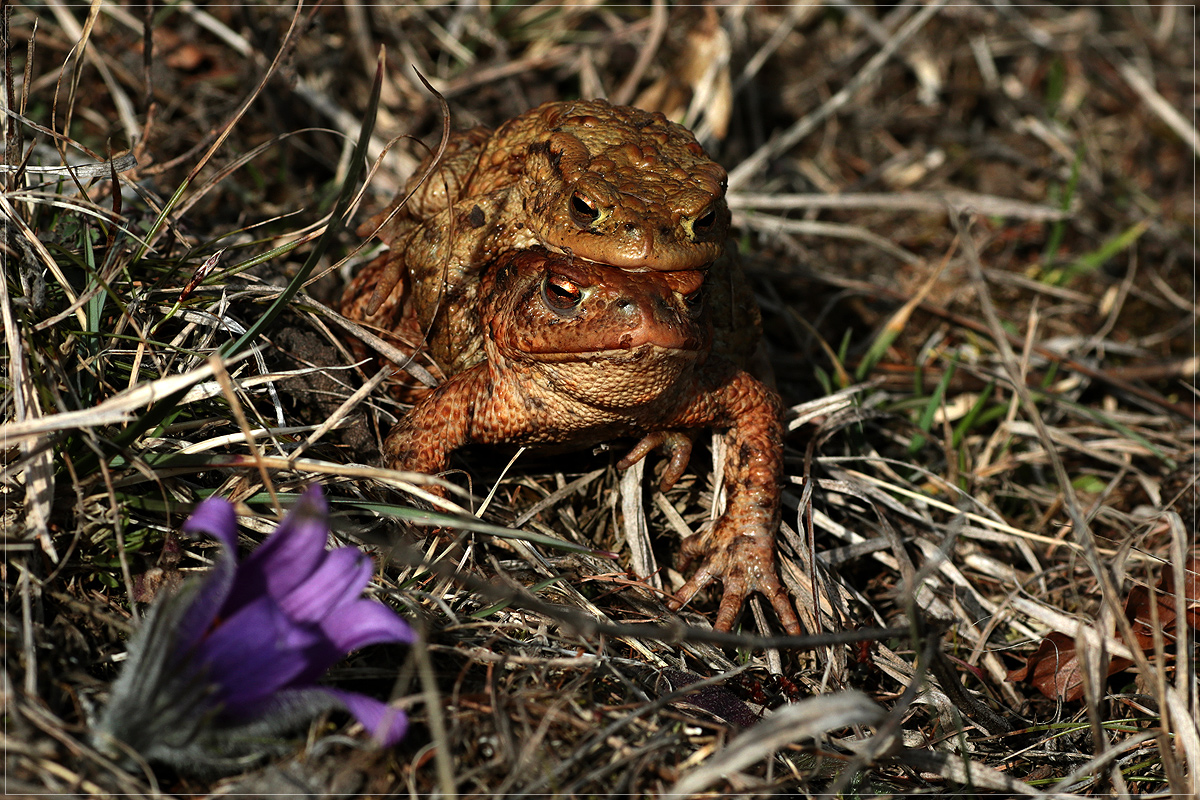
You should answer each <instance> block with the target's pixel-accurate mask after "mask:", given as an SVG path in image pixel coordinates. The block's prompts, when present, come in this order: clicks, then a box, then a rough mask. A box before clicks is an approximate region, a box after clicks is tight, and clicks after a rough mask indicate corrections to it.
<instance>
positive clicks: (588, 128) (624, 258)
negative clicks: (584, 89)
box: [343, 100, 729, 371]
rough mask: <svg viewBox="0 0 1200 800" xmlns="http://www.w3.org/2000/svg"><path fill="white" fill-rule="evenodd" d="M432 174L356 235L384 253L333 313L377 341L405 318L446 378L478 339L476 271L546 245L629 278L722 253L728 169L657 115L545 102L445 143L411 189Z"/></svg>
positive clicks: (598, 104)
mask: <svg viewBox="0 0 1200 800" xmlns="http://www.w3.org/2000/svg"><path fill="white" fill-rule="evenodd" d="M431 162H432V156H430V158H428V159H426V162H425V163H424V164H422V166H421V168H420V169H418V170H417V172H416V174H415V175H414V176H413V178H412V179H411V180H410V181H409V183H408V185H406V186H405V188H404V190H403V191H401V192H400V193H399V194H397V196H396V198H395V199H394V200H393V201H392V204H391V205H390V206H389V207H388V208H387V209H385V210H384V211H383V212H381V213H380V214H378V215H376V216H375V217H373V218H372V219H371V220H370V221H369V222H368V223H367V224H366V225H364V226H362V227H361V228H360V229H359V232H360V234H361V235H364V236H365V235H369V234H371V233H374V232H376V229H378V236H379V238H380V239H382V240H383V241H385V242H387V243H388V244H389V245H390V247H391V250H390V252H389V253H387V254H385V255H384V256H381V257H380V258H378V259H376V260H375V261H374V262H372V263H371V264H370V265H368V266H367V267H366V268H365V269H364V270H362V271H361V272H360V273H359V274H358V276H356V278H355V280H354V283H353V285H352V286H351V287H350V289H349V291H348V293H347V301H346V302H345V303H344V304H343V312H344V313H345V314H346V315H347V316H349V317H351V318H352V319H359V320H363V321H365V322H368V323H371V324H373V325H376V326H378V327H380V328H382V329H384V330H391V329H394V328H395V326H396V325H397V324H398V323H399V321H400V320H402V319H404V318H405V317H409V316H412V317H413V318H414V319H415V320H416V321H417V323H418V327H419V328H421V329H423V330H427V331H430V337H431V338H430V341H429V348H430V350H431V352H432V353H433V355H434V357H435V358H437V359H438V360H440V361H441V362H442V363H444V364H447V365H448V366H449V367H450V368H451V371H457V370H458V369H460V368H462V367H463V366H465V364H466V363H467V362H469V361H471V360H473V359H475V358H477V357H478V353H476V352H473V351H471V349H470V348H468V349H467V350H465V351H464V350H463V349H462V345H461V343H462V342H464V341H468V340H469V338H470V334H471V332H472V331H474V330H477V329H478V324H479V321H478V316H477V310H478V308H479V296H480V294H479V293H480V273H481V272H482V270H483V268H484V266H485V265H487V264H489V263H491V262H492V261H493V260H494V259H495V258H496V257H497V256H499V255H501V254H502V253H506V252H510V251H514V250H526V249H529V248H531V247H542V248H545V249H546V250H548V251H550V252H554V253H561V254H565V255H574V256H575V257H577V258H581V259H584V260H588V261H594V262H597V263H602V264H609V265H612V266H616V267H621V268H623V269H626V270H629V271H635V272H638V271H681V270H691V269H701V268H704V267H706V266H707V265H709V264H711V263H712V262H714V261H716V260H717V259H718V258H720V257H721V256H722V254H723V252H724V247H725V239H726V237H727V235H728V231H729V209H728V207H727V206H726V203H725V183H726V175H725V170H724V169H722V168H721V167H720V166H719V165H718V164H716V163H715V162H714V161H712V159H710V158H709V157H708V156H707V155H706V154H705V153H704V151H703V149H702V148H701V147H700V145H699V144H698V143H697V142H696V139H695V137H694V136H692V134H691V133H690V132H689V131H688V130H687V129H686V128H683V127H682V126H680V125H677V124H675V123H673V122H670V121H669V120H667V119H666V118H665V117H664V116H663V115H661V114H658V113H650V112H646V111H642V110H640V109H635V108H630V107H626V106H613V105H610V104H609V103H607V102H605V101H603V100H580V101H572V102H560V103H546V104H544V105H541V106H538V107H537V108H534V109H532V110H530V111H528V112H526V113H524V114H521V115H519V116H517V117H515V118H513V119H512V120H509V121H508V122H506V123H505V124H503V125H501V126H500V127H499V128H497V129H496V130H495V131H494V132H493V131H489V130H487V129H486V128H474V129H471V130H468V131H464V132H460V133H456V134H453V135H452V136H451V138H450V141H449V142H448V144H447V149H446V152H445V154H444V156H443V159H442V161H441V163H440V164H439V165H438V168H437V169H436V170H435V171H434V172H433V174H432V175H431V176H430V177H429V178H428V180H425V181H424V182H421V178H422V177H423V176H424V173H425V172H426V168H427V166H428V165H429V164H430V163H431ZM405 303H407V304H408V305H407V307H406V306H405ZM450 309H453V312H451V311H450ZM451 313H453V316H447V315H449V314H451ZM413 315H415V316H413ZM451 350H455V351H457V352H459V353H461V354H462V356H463V358H464V359H465V360H464V361H462V362H458V363H452V362H450V360H449V359H448V358H447V354H448V353H449V352H450V351H451Z"/></svg>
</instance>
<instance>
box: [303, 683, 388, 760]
mask: <svg viewBox="0 0 1200 800" xmlns="http://www.w3.org/2000/svg"><path fill="white" fill-rule="evenodd" d="M321 688H322V689H323V690H324V691H325V692H328V693H329V694H331V695H333V696H334V697H335V698H337V700H338V702H339V703H341V704H342V705H343V706H345V707H346V710H347V711H349V712H350V713H351V714H353V715H354V717H355V719H357V720H358V721H359V722H361V723H362V724H363V727H364V728H366V729H367V730H369V731H370V732H371V735H372V736H374V737H375V739H376V740H377V741H378V742H379V743H380V745H381V746H382V747H391V746H392V745H394V744H395V743H396V742H398V741H400V740H401V739H402V738H404V734H405V733H407V732H408V715H407V714H405V713H404V712H403V711H401V710H400V709H398V708H393V707H392V706H389V705H388V704H387V703H382V702H380V701H379V700H376V699H374V698H371V697H367V696H366V695H363V694H359V693H357V692H347V691H343V690H341V689H326V688H325V687H321Z"/></svg>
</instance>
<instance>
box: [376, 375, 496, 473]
mask: <svg viewBox="0 0 1200 800" xmlns="http://www.w3.org/2000/svg"><path fill="white" fill-rule="evenodd" d="M490 384H491V378H490V376H489V374H488V365H487V363H486V362H484V363H482V364H478V365H476V366H475V367H473V368H472V369H469V370H467V371H466V372H460V373H459V374H458V375H455V376H454V377H453V378H450V379H449V380H448V381H446V382H445V383H443V384H442V385H441V386H438V387H437V388H436V389H434V390H433V391H432V392H430V393H429V394H428V395H426V396H425V397H424V398H422V400H421V402H419V403H417V404H416V405H415V406H413V408H412V410H411V411H409V412H408V414H406V415H405V416H404V418H403V419H402V420H400V421H399V422H398V423H396V426H395V427H394V428H392V430H391V432H390V433H388V437H387V439H385V440H384V443H383V457H384V463H386V464H387V465H388V466H389V467H391V468H392V469H401V470H408V471H410V472H423V473H425V474H427V475H436V474H437V473H439V472H443V471H445V469H446V465H447V463H448V461H449V459H450V455H451V454H452V453H453V452H454V451H455V450H458V449H459V448H460V447H465V446H467V445H468V444H470V443H471V442H472V441H473V439H472V426H473V423H474V419H475V406H476V403H477V402H478V401H479V399H480V398H484V397H487V396H488V393H489V386H490ZM438 493H439V494H440V492H438Z"/></svg>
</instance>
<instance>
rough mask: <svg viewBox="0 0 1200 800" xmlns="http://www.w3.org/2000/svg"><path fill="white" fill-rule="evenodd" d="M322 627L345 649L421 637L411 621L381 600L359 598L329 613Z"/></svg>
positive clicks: (404, 642)
mask: <svg viewBox="0 0 1200 800" xmlns="http://www.w3.org/2000/svg"><path fill="white" fill-rule="evenodd" d="M321 628H322V630H324V632H325V635H326V636H327V637H329V641H330V643H331V644H332V645H333V646H334V647H336V648H338V649H339V650H341V651H342V652H343V653H349V652H350V651H351V650H358V649H359V648H360V647H366V646H367V645H371V644H380V643H383V642H399V643H402V644H414V643H415V642H416V641H417V634H416V632H415V631H414V630H413V629H412V628H411V627H410V626H409V624H408V623H407V622H405V621H404V620H403V619H401V618H400V616H399V615H397V614H396V612H395V611H393V610H392V609H391V608H389V607H388V606H385V605H384V604H383V603H380V602H379V601H377V600H366V599H359V600H355V601H354V602H353V603H351V604H349V605H346V606H343V607H341V608H339V609H337V610H336V611H335V612H334V613H332V614H330V615H329V616H328V617H326V618H325V619H324V620H323V621H322V622H321Z"/></svg>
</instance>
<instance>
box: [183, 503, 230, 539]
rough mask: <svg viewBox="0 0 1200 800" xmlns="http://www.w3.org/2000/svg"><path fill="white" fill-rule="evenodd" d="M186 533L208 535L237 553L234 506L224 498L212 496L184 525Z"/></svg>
mask: <svg viewBox="0 0 1200 800" xmlns="http://www.w3.org/2000/svg"><path fill="white" fill-rule="evenodd" d="M183 530H184V531H185V532H186V533H190V534H193V535H194V534H198V533H207V534H208V535H209V536H211V537H213V538H214V539H219V540H220V541H221V543H222V544H224V545H225V547H227V548H228V549H230V550H232V551H234V552H236V551H237V515H236V514H234V512H233V504H232V503H230V502H229V501H228V500H226V499H225V498H224V497H217V496H215V495H214V496H212V497H210V498H208V499H207V500H205V501H203V502H202V503H200V505H198V506H196V510H195V511H193V512H192V515H191V516H190V517H188V518H187V521H186V522H184V523H183Z"/></svg>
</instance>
